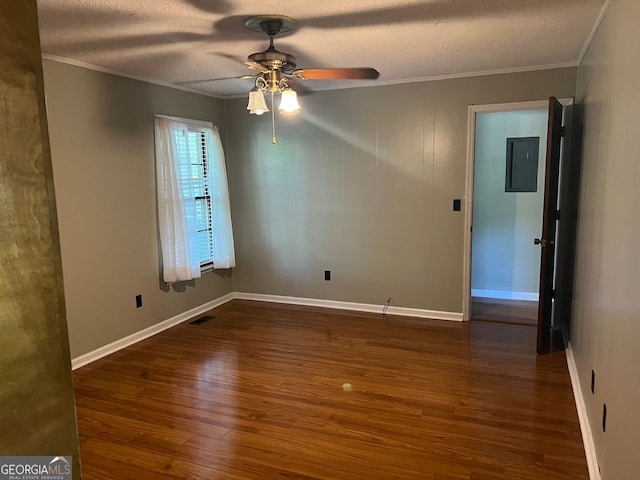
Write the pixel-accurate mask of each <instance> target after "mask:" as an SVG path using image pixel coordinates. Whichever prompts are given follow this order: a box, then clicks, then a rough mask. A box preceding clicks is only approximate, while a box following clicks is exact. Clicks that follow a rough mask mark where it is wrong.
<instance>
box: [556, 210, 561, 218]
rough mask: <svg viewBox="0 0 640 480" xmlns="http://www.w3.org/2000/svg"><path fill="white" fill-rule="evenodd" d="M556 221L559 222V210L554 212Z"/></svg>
mask: <svg viewBox="0 0 640 480" xmlns="http://www.w3.org/2000/svg"><path fill="white" fill-rule="evenodd" d="M556 220H560V210H556Z"/></svg>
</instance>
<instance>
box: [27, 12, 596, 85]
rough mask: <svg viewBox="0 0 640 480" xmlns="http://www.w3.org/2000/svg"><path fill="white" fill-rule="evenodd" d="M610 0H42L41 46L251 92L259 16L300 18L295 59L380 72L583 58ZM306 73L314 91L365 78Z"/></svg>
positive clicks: (411, 76)
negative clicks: (254, 24) (252, 27)
mask: <svg viewBox="0 0 640 480" xmlns="http://www.w3.org/2000/svg"><path fill="white" fill-rule="evenodd" d="M603 3H604V0H350V1H345V0H317V1H310V0H309V1H295V0H289V1H286V0H262V1H260V2H257V1H255V0H238V1H235V0H234V1H231V0H133V1H132V0H38V5H39V13H40V30H41V37H42V48H43V51H44V52H45V53H48V54H50V55H56V56H60V57H66V58H68V59H73V60H76V61H81V62H86V63H90V64H93V65H98V66H101V67H105V68H108V69H112V70H115V71H118V72H122V73H125V74H128V75H131V76H135V77H141V78H145V79H149V80H156V81H160V82H167V83H173V84H177V85H181V86H184V87H189V88H192V89H197V90H201V91H205V92H208V93H211V94H215V95H219V96H227V95H238V94H246V93H247V92H248V90H249V89H250V88H251V86H252V82H251V80H237V79H234V80H216V81H207V82H198V80H204V79H219V78H226V77H235V76H240V75H244V74H247V73H254V72H252V71H251V70H248V69H247V68H246V67H245V66H244V65H243V64H242V61H244V60H245V58H246V56H247V55H249V54H250V53H253V52H256V51H261V50H264V49H265V48H266V47H267V46H268V37H266V36H264V35H262V34H260V33H256V32H252V31H249V30H247V29H245V28H244V26H243V23H244V20H245V19H246V18H247V17H249V16H253V15H265V14H280V15H287V16H289V17H293V18H295V19H297V20H298V21H299V24H300V25H299V28H298V30H296V31H294V32H290V33H287V34H284V35H282V36H278V37H276V43H275V45H276V48H278V49H279V50H281V51H285V52H287V53H291V54H293V55H295V56H296V57H297V59H298V62H297V63H298V67H299V68H324V67H363V66H368V67H374V68H376V69H377V70H378V71H379V72H380V79H379V80H378V83H393V82H402V81H410V80H416V79H421V78H428V77H434V76H441V75H461V74H472V73H477V72H488V71H496V70H518V69H522V70H525V69H530V68H531V67H548V66H551V65H558V66H563V65H568V64H576V63H577V61H578V59H579V57H580V53H581V51H582V49H583V47H584V45H585V42H586V41H587V39H588V37H589V34H590V33H591V31H592V29H593V27H594V25H595V23H596V20H597V18H598V14H599V13H600V10H601V8H602V5H603ZM369 83H371V81H367V82H354V81H340V82H338V81H310V80H309V81H305V86H306V87H307V88H308V89H309V90H321V89H322V90H323V89H329V88H344V87H349V86H354V85H356V84H357V85H367V84H369Z"/></svg>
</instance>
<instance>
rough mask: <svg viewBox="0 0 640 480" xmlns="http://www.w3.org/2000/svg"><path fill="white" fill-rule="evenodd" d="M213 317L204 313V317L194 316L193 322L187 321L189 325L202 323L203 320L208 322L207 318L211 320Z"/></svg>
mask: <svg viewBox="0 0 640 480" xmlns="http://www.w3.org/2000/svg"><path fill="white" fill-rule="evenodd" d="M214 318H215V317H211V316H209V315H205V316H204V317H200V318H196V319H195V320H194V321H193V322H189V323H190V324H191V325H202V324H203V323H204V322H208V321H209V320H213V319H214Z"/></svg>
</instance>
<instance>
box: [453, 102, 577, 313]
mask: <svg viewBox="0 0 640 480" xmlns="http://www.w3.org/2000/svg"><path fill="white" fill-rule="evenodd" d="M559 102H560V103H561V104H562V106H564V107H566V106H568V105H573V98H562V99H559ZM548 108H549V99H548V98H546V99H544V100H534V101H527V102H514V103H492V104H487V105H469V107H468V112H467V165H466V179H465V196H464V259H463V262H462V279H463V281H462V319H463V320H464V321H469V320H471V246H472V233H471V227H472V222H473V177H474V168H475V153H476V152H475V147H476V141H475V140H476V114H478V113H496V112H517V111H522V110H542V109H547V110H548ZM541 227H542V225H541ZM531 241H532V242H533V239H531Z"/></svg>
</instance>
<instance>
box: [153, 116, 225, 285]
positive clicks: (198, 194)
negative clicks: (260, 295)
mask: <svg viewBox="0 0 640 480" xmlns="http://www.w3.org/2000/svg"><path fill="white" fill-rule="evenodd" d="M156 171H157V188H158V222H159V225H158V228H159V232H160V246H161V250H162V270H163V278H164V280H165V282H167V283H173V282H177V281H183V280H190V279H192V278H198V277H199V276H200V275H201V272H202V271H203V270H204V269H208V268H231V267H233V266H235V253H234V248H233V232H232V227H231V213H230V208H229V192H228V186H227V175H226V165H225V161H224V152H223V150H222V143H221V142H220V135H219V133H218V129H217V128H215V127H213V125H211V124H209V123H204V122H198V121H194V120H186V119H176V118H173V117H164V116H160V115H158V116H156Z"/></svg>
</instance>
